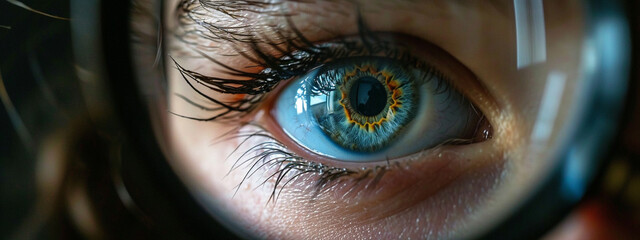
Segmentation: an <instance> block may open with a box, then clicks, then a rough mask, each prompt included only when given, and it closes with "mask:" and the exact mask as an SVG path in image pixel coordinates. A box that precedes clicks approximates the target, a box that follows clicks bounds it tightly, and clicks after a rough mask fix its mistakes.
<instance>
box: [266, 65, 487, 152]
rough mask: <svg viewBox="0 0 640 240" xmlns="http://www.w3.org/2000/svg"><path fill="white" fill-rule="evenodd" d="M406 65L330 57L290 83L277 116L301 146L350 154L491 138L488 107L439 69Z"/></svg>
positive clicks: (417, 149) (278, 102) (280, 96)
mask: <svg viewBox="0 0 640 240" xmlns="http://www.w3.org/2000/svg"><path fill="white" fill-rule="evenodd" d="M405 65H406V64H405V63H404V62H402V61H399V60H394V59H392V58H384V57H367V56H363V57H353V58H346V59H340V60H336V61H333V62H329V63H326V64H324V65H323V66H322V67H321V68H317V69H315V70H313V71H310V72H308V73H306V74H305V75H302V76H297V77H296V78H294V79H293V80H292V81H291V82H290V83H288V84H287V85H286V86H283V88H282V90H280V91H279V94H278V95H277V96H275V99H274V104H273V109H272V116H273V118H274V119H275V121H276V122H277V123H278V125H279V126H280V127H281V129H282V131H283V132H284V133H286V134H284V135H286V137H288V138H290V139H291V140H293V142H295V143H297V144H298V145H299V146H302V147H303V148H306V149H308V150H310V152H313V153H314V154H318V155H321V156H323V157H329V158H332V159H340V160H344V161H354V162H363V161H372V160H374V159H378V158H381V157H382V158H387V159H388V158H398V157H403V156H407V155H411V154H414V153H417V152H420V151H423V150H426V149H431V148H434V147H436V146H439V145H443V144H457V145H461V144H471V143H476V142H480V141H484V140H487V139H490V138H491V135H492V128H491V125H490V124H489V122H488V121H487V120H486V118H485V117H484V115H483V114H482V113H481V112H480V111H478V108H477V107H475V106H474V105H473V103H471V102H470V101H468V100H467V99H466V97H465V96H464V95H463V94H462V93H460V92H459V91H458V90H456V88H454V87H451V86H450V85H451V83H450V82H449V81H448V80H447V78H446V77H443V76H442V74H441V73H439V71H437V69H435V71H434V69H431V68H429V69H423V68H407V67H406V66H405Z"/></svg>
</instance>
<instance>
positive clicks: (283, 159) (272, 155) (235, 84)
mask: <svg viewBox="0 0 640 240" xmlns="http://www.w3.org/2000/svg"><path fill="white" fill-rule="evenodd" d="M286 19H287V23H288V27H289V28H290V29H289V30H290V31H287V32H291V33H293V36H291V35H285V31H281V30H279V29H275V31H274V32H275V33H276V35H277V36H278V37H279V38H280V39H279V40H281V41H278V40H276V39H269V38H266V37H263V38H251V39H249V40H248V41H243V42H246V44H248V46H249V47H250V48H251V53H252V55H251V54H247V53H245V52H243V51H241V50H238V49H236V52H237V54H238V55H239V56H242V57H244V58H246V59H247V60H249V61H250V62H252V63H254V64H255V66H251V67H259V68H261V69H263V70H262V71H261V72H259V73H252V72H247V71H242V70H239V69H237V68H233V67H230V66H228V65H225V64H224V63H221V62H219V61H218V60H216V59H214V58H213V57H211V56H209V55H207V54H205V53H204V52H202V51H200V50H198V49H196V48H197V46H196V47H195V48H194V50H195V51H196V52H197V53H198V54H200V55H201V56H202V57H204V58H206V59H208V60H209V61H211V62H212V63H214V64H217V65H219V66H221V67H223V68H224V69H226V72H225V73H227V74H231V75H233V76H235V77H238V78H244V79H242V80H238V79H226V78H218V77H213V76H205V75H203V74H200V73H198V72H195V71H192V70H188V69H186V68H184V67H182V66H181V65H180V64H179V63H178V62H177V61H176V60H175V59H173V58H172V60H173V63H174V64H175V66H176V68H177V69H178V70H179V72H180V73H181V75H182V77H183V79H184V81H185V82H186V83H187V84H188V85H189V86H190V87H191V89H192V90H193V91H195V92H196V93H198V94H199V95H200V96H202V97H204V98H205V99H207V100H208V101H210V102H211V103H213V104H214V105H217V106H218V107H216V108H208V107H205V106H202V105H200V104H197V103H195V102H194V101H192V100H190V99H189V98H187V97H185V96H183V95H178V97H180V98H182V99H183V100H185V101H186V102H187V103H189V104H191V105H194V106H196V107H198V108H200V109H202V110H205V111H221V110H222V112H221V113H218V114H215V115H213V116H211V117H208V118H197V117H190V116H184V115H180V114H177V113H173V114H174V115H177V116H179V117H183V118H187V119H192V120H197V121H217V122H235V124H237V121H238V120H239V119H242V117H243V116H246V115H247V114H250V113H252V112H253V110H255V109H256V108H257V106H258V105H260V103H262V102H263V100H264V98H265V96H266V95H267V94H268V93H269V92H271V91H273V90H274V89H275V88H276V86H277V85H278V84H280V83H281V82H283V81H286V80H289V79H292V78H295V77H297V76H301V75H303V74H305V73H307V72H308V71H309V70H311V69H313V68H314V67H316V66H318V65H321V64H324V63H327V62H331V61H333V60H336V59H341V58H345V57H351V56H371V55H374V54H381V55H383V56H385V57H388V58H392V59H395V60H399V61H401V62H403V63H405V64H410V65H411V66H415V67H416V68H422V69H425V68H427V70H433V71H435V69H433V68H431V67H430V66H428V65H426V64H425V63H423V62H421V61H420V60H418V59H417V58H415V57H413V56H412V55H411V54H410V53H409V52H408V51H406V50H405V49H403V46H400V45H397V44H396V43H394V44H391V43H389V42H385V41H382V40H380V39H379V38H377V37H376V35H375V34H374V33H372V32H371V31H369V30H368V28H367V27H366V26H365V24H364V22H363V21H362V19H361V18H358V22H357V24H358V30H359V35H358V39H359V41H351V40H349V39H348V38H339V39H336V40H334V41H333V42H331V43H326V44H314V43H312V42H311V41H309V40H308V39H307V38H305V37H304V36H303V34H302V33H301V32H300V31H299V30H298V29H297V28H296V27H295V25H294V24H293V22H292V21H291V19H290V18H289V17H286ZM177 37H178V38H179V39H180V38H181V36H177ZM282 40H284V43H285V46H286V49H282V48H281V47H280V46H281V45H282V43H283V42H282ZM183 42H186V41H183ZM265 45H266V46H267V47H268V48H270V49H272V50H275V52H276V53H277V54H279V55H281V56H275V55H274V54H273V53H270V52H268V51H267V49H266V48H265V47H264V46H265ZM253 56H257V58H256V57H253ZM436 74H440V75H441V73H438V72H436ZM442 77H444V76H442ZM189 79H191V80H193V81H195V82H197V83H198V84H199V85H200V86H203V87H205V88H208V89H210V90H213V91H215V92H218V93H222V94H243V96H244V98H243V99H240V100H236V101H232V102H226V103H225V102H223V101H220V100H217V99H215V98H213V97H211V96H209V95H207V94H206V93H203V92H202V91H200V90H199V89H198V88H196V87H195V86H194V85H193V83H191V81H190V80H189ZM320 90H321V89H320ZM249 125H250V126H253V127H255V128H257V129H258V130H255V131H252V132H249V133H246V132H245V133H243V132H240V131H239V129H240V128H242V127H245V126H249ZM256 137H262V138H264V139H265V140H264V141H262V142H261V143H260V144H258V145H256V146H251V147H250V148H249V149H248V150H246V152H244V153H242V154H241V156H240V157H239V158H238V159H237V160H236V161H235V162H234V164H233V166H232V168H231V169H230V172H231V171H234V170H236V169H238V168H239V167H241V166H244V165H248V168H249V169H248V170H247V172H246V173H245V175H244V177H243V180H242V181H241V182H240V183H239V184H238V186H237V187H236V191H237V190H238V189H240V187H241V186H242V184H243V183H244V181H245V180H246V179H247V178H249V177H251V176H252V175H253V174H254V173H255V172H257V171H258V169H261V168H265V169H266V171H267V172H269V170H271V169H274V168H275V169H276V171H275V172H273V173H272V174H270V175H268V177H266V179H265V180H264V181H263V182H262V183H261V185H263V184H265V183H266V182H267V181H269V180H270V179H275V184H274V185H273V187H272V191H271V196H270V198H269V200H270V201H274V202H275V201H277V198H278V196H279V194H280V192H281V191H282V190H283V189H284V188H285V187H286V186H287V185H288V184H289V183H290V182H292V181H294V180H295V179H297V178H299V177H300V176H302V175H305V174H317V175H319V176H318V178H317V180H316V183H315V185H314V186H315V191H314V192H313V194H312V197H316V196H318V194H320V193H322V192H323V190H326V189H329V187H330V186H331V185H332V183H336V182H337V181H336V180H338V179H342V178H343V177H346V176H351V177H353V179H354V180H355V181H356V183H359V182H361V181H364V180H365V179H367V178H369V179H370V180H369V182H368V183H367V187H366V189H372V187H371V186H369V185H375V184H376V183H377V181H379V180H380V178H382V176H384V174H385V172H386V171H387V170H388V169H389V168H390V167H391V166H392V165H391V164H390V162H389V161H387V163H386V165H382V166H377V167H374V168H363V169H359V170H351V169H346V168H336V167H331V166H327V165H323V164H321V163H315V162H311V161H307V160H305V159H303V158H302V157H300V156H298V155H296V154H295V153H292V152H290V151H288V150H287V148H286V147H285V146H284V144H283V143H281V142H280V141H278V140H277V139H275V138H274V137H273V136H272V135H270V134H269V132H268V131H267V130H266V129H264V128H263V127H262V126H260V125H258V124H256V123H243V124H240V126H239V127H237V128H235V129H234V130H233V131H231V132H229V133H227V134H225V136H222V137H221V138H224V139H223V140H229V139H233V138H237V139H240V144H238V146H237V147H236V149H235V150H234V151H233V153H235V152H236V151H237V150H238V149H240V148H241V147H242V146H243V145H244V144H245V143H246V142H248V140H249V139H253V138H256ZM233 153H231V154H230V155H229V156H231V155H232V154H233ZM397 164H399V163H398V162H396V165H397ZM292 171H295V172H294V173H291V172H292ZM353 186H354V187H355V186H356V184H353Z"/></svg>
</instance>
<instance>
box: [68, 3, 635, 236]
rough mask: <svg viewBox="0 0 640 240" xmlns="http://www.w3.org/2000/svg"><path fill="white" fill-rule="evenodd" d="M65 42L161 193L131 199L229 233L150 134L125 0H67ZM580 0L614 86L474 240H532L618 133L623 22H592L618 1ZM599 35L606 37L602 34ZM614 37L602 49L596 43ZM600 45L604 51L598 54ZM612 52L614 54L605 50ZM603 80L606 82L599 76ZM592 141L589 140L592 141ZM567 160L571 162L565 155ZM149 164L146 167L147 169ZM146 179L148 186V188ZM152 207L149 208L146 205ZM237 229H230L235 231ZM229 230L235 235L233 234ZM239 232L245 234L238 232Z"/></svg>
mask: <svg viewBox="0 0 640 240" xmlns="http://www.w3.org/2000/svg"><path fill="white" fill-rule="evenodd" d="M71 2H72V17H73V22H72V25H73V29H72V30H73V32H74V33H73V35H74V36H73V40H74V46H76V51H75V55H76V59H77V60H78V61H77V62H78V65H79V66H80V67H82V68H84V69H86V70H89V71H91V72H93V73H95V74H97V75H99V76H98V77H97V78H96V80H97V81H99V82H101V83H102V84H104V86H105V87H106V88H107V89H108V92H109V96H107V97H106V99H108V100H109V101H110V102H111V103H113V104H110V105H111V106H110V107H111V108H112V109H113V111H114V113H115V114H114V115H115V117H116V121H117V123H118V125H119V126H121V127H122V129H124V132H125V136H126V137H127V142H128V144H129V145H130V147H129V149H130V151H131V152H132V156H133V157H131V158H128V159H127V161H135V162H138V164H137V165H138V166H147V167H146V168H145V167H140V168H139V169H137V170H139V171H145V172H146V173H145V175H148V176H149V177H150V178H151V179H150V180H149V183H148V184H149V185H150V186H149V188H148V190H149V191H151V193H150V194H152V195H154V196H156V195H157V196H162V197H161V198H157V199H155V200H154V201H158V202H162V203H161V204H158V203H153V202H139V204H140V205H145V204H149V205H150V206H155V208H156V209H155V210H158V211H162V208H174V209H180V211H172V212H171V213H170V214H154V213H153V212H148V214H150V215H151V216H150V217H152V218H154V219H155V220H156V223H157V224H161V225H162V227H160V228H159V229H161V228H164V229H165V230H166V231H167V232H174V233H175V234H171V235H175V236H178V235H184V236H188V238H210V237H211V236H227V237H230V236H233V235H232V234H233V233H232V232H231V231H230V230H228V229H226V228H225V227H223V226H222V225H221V224H219V223H218V222H217V221H216V220H215V218H213V217H212V216H211V215H209V214H208V211H207V207H205V206H202V205H201V204H200V203H199V200H198V199H196V197H194V196H193V195H191V194H190V192H189V190H188V188H187V187H186V186H185V185H184V183H183V182H182V181H181V180H180V178H179V177H178V176H177V175H176V174H175V173H174V171H173V170H172V168H171V166H170V165H169V164H168V161H167V160H166V159H165V156H164V155H163V153H162V151H161V149H160V147H159V145H158V144H157V142H156V140H155V139H154V136H155V134H154V131H153V129H152V127H151V126H150V124H149V122H151V120H152V119H150V116H149V114H148V112H149V106H147V105H146V103H145V99H144V96H142V95H141V93H142V92H143V91H141V89H140V87H139V85H138V84H137V81H136V77H135V72H134V69H133V66H134V65H133V60H132V51H131V46H130V44H129V41H130V40H131V37H130V30H131V28H130V22H129V20H130V16H129V13H130V11H129V10H130V9H131V2H130V1H99V0H72V1H71ZM585 2H586V3H587V6H588V7H587V10H586V12H587V15H588V16H589V17H588V19H589V21H590V25H591V26H594V27H593V28H591V29H588V32H587V39H589V40H590V41H591V43H592V44H595V46H596V48H595V49H596V50H597V51H598V52H597V54H598V57H599V59H600V60H602V61H598V65H597V66H596V68H597V70H596V71H595V75H592V76H590V77H592V78H594V79H595V81H600V82H601V84H604V85H608V86H615V87H610V88H596V89H594V96H595V97H594V98H593V100H592V102H590V103H589V104H590V105H591V106H592V107H591V108H590V109H588V111H587V113H585V115H584V117H583V118H582V119H583V120H584V121H583V122H581V123H579V124H578V126H580V127H579V129H580V131H577V133H576V134H575V136H573V137H572V138H571V139H572V140H573V141H571V143H570V144H569V145H568V146H567V147H566V148H564V149H565V150H564V151H562V153H561V154H560V155H558V158H559V159H558V163H559V165H558V167H556V168H555V170H554V171H553V172H552V173H551V175H550V177H549V178H547V179H546V180H545V182H544V183H543V184H542V185H541V187H540V188H539V189H537V190H536V191H535V192H534V194H533V195H532V197H531V198H529V199H528V200H527V201H525V202H524V203H523V204H522V205H520V206H519V207H518V209H517V210H516V211H515V212H514V214H512V215H510V216H509V217H507V218H506V219H504V220H503V221H501V223H500V224H499V225H497V227H495V228H492V229H490V230H489V231H488V232H486V233H484V234H483V235H481V236H480V237H479V238H480V239H513V238H518V239H522V238H531V239H533V238H538V237H540V236H542V234H544V233H545V232H547V231H548V230H550V229H551V228H552V227H553V226H554V225H556V224H557V223H558V222H559V221H560V220H561V219H562V218H563V217H565V216H566V214H567V213H568V212H569V211H570V210H571V208H572V207H573V206H575V205H576V204H577V203H578V202H579V201H580V199H581V197H582V196H584V194H585V191H584V190H585V189H587V187H588V186H589V185H591V184H592V183H593V179H594V177H595V176H596V174H597V173H598V172H597V171H587V172H576V171H577V170H579V169H575V168H573V166H571V164H572V162H575V157H576V154H580V157H581V158H582V159H583V163H586V164H588V165H589V166H591V169H593V170H597V169H601V168H602V164H603V163H604V161H603V159H606V156H607V154H609V152H608V149H611V147H610V146H611V145H612V143H613V142H612V141H613V138H614V136H615V134H616V132H617V131H618V124H617V123H619V121H620V119H619V117H620V116H621V113H622V111H623V106H624V104H623V103H624V99H625V95H626V91H627V89H626V85H627V80H628V79H629V68H630V64H629V63H630V62H631V61H630V59H631V57H630V51H628V46H630V34H629V29H628V26H627V27H621V28H620V29H617V31H614V32H612V33H614V35H609V36H598V34H599V31H600V30H601V29H598V27H603V26H606V25H599V24H600V23H606V22H607V21H614V22H616V23H622V24H623V25H624V23H627V22H628V21H627V17H626V15H625V14H624V8H623V7H622V6H623V4H622V3H621V1H615V0H614V1H611V0H590V1H585ZM603 38H606V39H603ZM611 41H613V42H616V43H618V45H617V47H615V48H610V47H606V46H602V44H607V43H609V44H610V43H611ZM602 49H606V50H607V51H614V52H613V53H612V52H606V51H604V52H603V50H602ZM611 54H613V55H615V58H613V57H612V56H611ZM602 81H606V82H602ZM593 139H600V140H602V139H607V140H608V141H606V143H607V145H608V146H609V147H607V148H603V147H602V144H603V142H602V141H593ZM596 144H597V145H596ZM572 159H574V160H572ZM148 166H152V167H148ZM575 174H580V175H582V179H581V181H580V184H581V185H582V186H579V187H580V189H582V190H583V191H580V192H579V193H578V194H577V195H575V194H574V195H571V196H569V195H567V194H566V187H564V186H566V184H565V183H566V182H567V181H568V179H570V178H572V177H574V176H575ZM151 185H152V186H151ZM152 210H154V209H153V208H152ZM236 234H238V232H236ZM236 236H237V235H236ZM243 237H248V236H247V235H243Z"/></svg>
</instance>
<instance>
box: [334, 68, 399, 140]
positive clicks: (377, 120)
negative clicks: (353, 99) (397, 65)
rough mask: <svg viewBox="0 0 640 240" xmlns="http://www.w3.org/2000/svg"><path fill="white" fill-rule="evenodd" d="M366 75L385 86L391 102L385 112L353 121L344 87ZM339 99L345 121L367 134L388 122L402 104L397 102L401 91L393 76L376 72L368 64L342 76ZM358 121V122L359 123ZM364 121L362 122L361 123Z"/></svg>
mask: <svg viewBox="0 0 640 240" xmlns="http://www.w3.org/2000/svg"><path fill="white" fill-rule="evenodd" d="M362 75H368V76H371V77H374V78H376V79H378V80H379V81H381V82H384V85H385V86H387V94H389V93H391V101H390V103H387V104H388V106H387V107H386V109H387V111H386V112H385V111H382V112H381V113H380V114H378V115H377V116H359V117H358V118H359V119H354V117H353V115H352V113H351V111H352V109H351V106H350V105H349V104H348V102H349V100H348V94H349V92H348V91H347V90H348V89H345V86H347V85H348V82H349V81H352V80H357V79H358V78H357V76H362ZM339 89H340V93H341V98H340V101H339V103H340V105H341V106H342V108H343V109H344V115H345V117H346V119H347V121H348V122H349V123H351V124H356V125H358V126H359V127H360V129H362V130H366V131H368V132H373V131H375V130H376V128H377V127H379V126H380V125H382V123H384V122H386V121H390V120H392V119H393V117H394V116H395V114H396V112H397V110H398V108H400V107H402V102H401V101H400V100H399V98H400V96H401V95H402V89H400V82H399V81H398V80H397V79H395V78H394V75H393V74H392V73H391V72H389V71H387V70H385V69H382V70H381V71H378V70H377V69H376V68H375V67H373V66H371V65H369V64H363V65H360V66H356V67H355V68H354V69H353V71H350V72H347V73H346V74H345V75H344V78H343V82H342V84H341V86H340V87H339ZM355 114H357V113H355ZM359 120H360V121H359ZM362 120H364V121H362Z"/></svg>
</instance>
